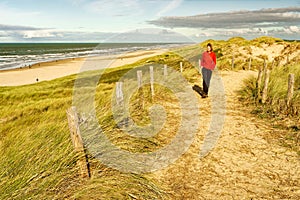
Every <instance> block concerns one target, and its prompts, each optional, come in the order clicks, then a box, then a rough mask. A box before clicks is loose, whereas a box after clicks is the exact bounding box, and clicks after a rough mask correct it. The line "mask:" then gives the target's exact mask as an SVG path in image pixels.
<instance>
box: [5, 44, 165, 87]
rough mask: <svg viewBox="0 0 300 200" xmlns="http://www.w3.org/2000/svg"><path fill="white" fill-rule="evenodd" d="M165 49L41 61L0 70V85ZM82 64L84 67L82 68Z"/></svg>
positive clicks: (126, 61)
mask: <svg viewBox="0 0 300 200" xmlns="http://www.w3.org/2000/svg"><path fill="white" fill-rule="evenodd" d="M166 51H167V50H166V49H158V50H149V51H136V52H131V53H126V54H120V55H115V56H99V57H91V58H75V59H68V60H61V61H57V62H55V61H54V62H48V63H41V64H37V65H34V66H32V67H31V69H28V68H24V69H17V70H8V71H0V86H17V85H26V84H32V83H36V80H37V79H38V80H39V81H46V80H52V79H55V78H59V77H64V76H68V75H71V74H77V73H78V72H80V71H87V70H97V69H104V68H108V67H111V68H113V67H118V66H122V65H126V64H131V63H134V62H136V61H138V60H140V59H143V58H147V57H152V56H155V55H160V54H162V53H164V52H166ZM83 66H84V69H83Z"/></svg>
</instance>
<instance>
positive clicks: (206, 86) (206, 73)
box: [202, 67, 212, 94]
mask: <svg viewBox="0 0 300 200" xmlns="http://www.w3.org/2000/svg"><path fill="white" fill-rule="evenodd" d="M211 75H212V71H211V70H209V69H206V68H204V67H203V68H202V78H203V91H204V92H205V93H206V94H208V89H209V85H210V79H211Z"/></svg>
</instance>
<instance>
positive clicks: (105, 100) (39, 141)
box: [0, 53, 199, 199]
mask: <svg viewBox="0 0 300 200" xmlns="http://www.w3.org/2000/svg"><path fill="white" fill-rule="evenodd" d="M180 61H181V58H180V57H179V56H178V55H175V54H172V53H168V54H164V55H161V56H156V57H153V58H147V59H144V60H141V61H139V62H137V63H134V64H132V65H127V66H123V67H120V68H116V69H109V70H106V71H105V72H104V73H103V75H102V78H101V80H100V82H99V83H98V87H97V88H98V89H97V91H96V100H95V102H96V103H97V105H96V111H97V115H98V116H97V117H98V120H99V123H100V124H102V125H103V128H104V129H105V130H106V131H107V136H108V137H109V138H110V139H111V140H112V142H114V143H115V144H116V145H118V146H119V147H121V148H123V149H126V150H128V151H132V152H147V151H152V150H155V149H156V148H159V147H160V146H161V145H163V144H166V143H168V142H169V141H170V139H171V138H172V137H170V136H171V135H172V132H175V131H174V129H175V128H176V126H175V125H174V123H176V122H174V121H173V122H172V121H171V123H167V124H166V125H165V129H164V131H163V133H161V134H158V136H157V137H153V138H150V139H139V138H135V137H130V136H129V135H127V134H124V133H122V131H120V129H119V128H118V127H117V126H116V124H115V122H114V121H113V118H112V111H111V110H110V107H111V106H110V104H111V96H112V94H113V92H114V87H115V84H116V81H118V79H119V78H120V77H122V76H123V75H124V74H125V73H126V72H128V71H129V70H132V69H133V68H135V67H137V66H141V65H144V64H145V65H147V64H149V63H161V64H168V65H169V66H173V67H174V68H177V70H179V62H180ZM184 68H185V69H188V70H185V72H184V75H185V76H186V77H188V79H189V80H190V81H192V80H194V79H197V78H199V75H198V76H197V70H196V69H193V68H192V66H191V64H190V63H185V64H184ZM91 74H93V72H86V76H88V75H91ZM76 78H77V76H76V75H72V76H68V77H63V78H59V79H56V80H52V81H45V82H40V83H37V84H32V85H26V86H18V87H0V113H1V114H0V124H1V126H0V152H1V154H0V199H10V198H12V199H63V198H67V199H99V198H100V199H131V198H132V199H135V198H137V199H163V198H165V197H166V196H167V195H166V194H165V193H164V192H163V189H162V188H161V187H160V186H159V184H157V183H153V182H151V181H149V180H148V179H147V176H146V175H145V176H144V175H136V174H130V173H122V172H119V171H117V170H113V169H110V168H107V167H106V166H104V165H103V164H101V163H100V162H99V161H98V160H96V159H94V158H92V157H91V156H90V157H89V161H90V168H91V174H92V178H91V179H89V180H82V179H81V178H80V177H79V176H78V167H77V166H76V160H77V155H76V154H75V153H74V148H73V146H72V142H71V138H70V133H69V128H68V122H67V116H66V110H67V109H68V108H70V107H71V105H72V96H73V87H74V82H75V79H76ZM134 81H136V80H134ZM140 92H143V93H144V98H145V107H144V109H141V106H140V105H139V104H137V103H136V101H137V99H138V94H135V95H133V97H132V100H131V104H132V106H131V112H132V116H133V119H135V120H136V121H137V122H139V123H140V124H147V123H148V122H149V117H147V116H149V115H148V108H149V107H150V106H151V105H153V104H157V103H158V104H168V105H170V106H169V109H170V110H172V109H174V108H173V107H174V106H175V107H176V105H177V104H176V101H177V100H176V98H174V96H172V94H171V93H170V92H168V91H167V90H166V89H165V88H164V87H159V86H158V87H156V93H157V95H156V96H155V98H154V99H151V97H150V95H149V94H150V88H149V86H145V87H144V88H143V90H142V91H140ZM160 93H163V95H160ZM172 113H173V112H168V111H167V114H168V117H172V118H173V119H175V120H176V119H177V118H178V117H177V118H176V116H174V115H175V113H173V114H172ZM177 120H179V119H177Z"/></svg>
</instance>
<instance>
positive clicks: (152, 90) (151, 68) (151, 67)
mask: <svg viewBox="0 0 300 200" xmlns="http://www.w3.org/2000/svg"><path fill="white" fill-rule="evenodd" d="M150 84H151V94H152V97H154V71H153V66H150Z"/></svg>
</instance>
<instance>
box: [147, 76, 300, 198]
mask: <svg viewBox="0 0 300 200" xmlns="http://www.w3.org/2000/svg"><path fill="white" fill-rule="evenodd" d="M252 75H255V76H256V73H255V72H252V71H240V72H221V76H222V79H223V83H224V86H225V92H226V118H225V123H224V126H223V129H222V133H221V136H220V138H219V140H218V142H217V144H216V146H215V148H214V149H213V150H212V151H211V152H210V154H208V155H207V156H206V157H204V158H201V159H200V158H199V151H200V148H201V145H202V144H203V140H204V136H205V134H206V132H207V131H208V126H209V124H210V122H211V119H210V118H211V111H210V106H211V100H212V99H213V98H216V97H217V96H218V93H217V92H214V90H215V91H217V90H216V87H218V85H214V83H212V88H211V94H210V96H211V97H210V98H208V99H200V98H199V103H200V106H201V111H200V112H201V122H200V127H199V131H198V133H197V135H196V138H195V140H194V142H193V144H192V145H191V147H190V148H189V150H188V151H187V152H186V153H185V154H184V155H183V156H182V157H181V158H180V159H178V160H177V161H176V162H175V163H174V164H172V165H170V166H169V167H167V168H166V169H163V170H160V171H156V172H154V173H153V174H151V175H149V176H150V177H152V178H153V179H154V180H156V181H158V182H160V183H161V184H162V185H163V186H165V187H166V188H167V191H168V192H169V194H170V199H300V175H299V174H300V160H299V156H298V155H297V154H296V153H295V152H293V151H291V150H289V149H287V148H285V147H282V146H280V145H279V143H278V142H277V141H269V140H268V141H267V140H266V139H265V135H266V134H270V133H272V132H273V129H272V127H270V126H269V125H268V124H267V123H266V122H264V121H263V120H260V119H257V118H255V117H253V116H252V115H250V114H249V113H250V110H249V109H248V108H244V107H242V105H241V103H240V102H238V99H237V94H236V91H237V90H238V89H239V88H240V87H241V86H242V81H243V80H244V79H245V78H247V77H249V76H252ZM214 77H216V76H214ZM212 82H214V81H212Z"/></svg>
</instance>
